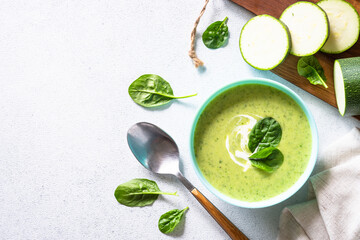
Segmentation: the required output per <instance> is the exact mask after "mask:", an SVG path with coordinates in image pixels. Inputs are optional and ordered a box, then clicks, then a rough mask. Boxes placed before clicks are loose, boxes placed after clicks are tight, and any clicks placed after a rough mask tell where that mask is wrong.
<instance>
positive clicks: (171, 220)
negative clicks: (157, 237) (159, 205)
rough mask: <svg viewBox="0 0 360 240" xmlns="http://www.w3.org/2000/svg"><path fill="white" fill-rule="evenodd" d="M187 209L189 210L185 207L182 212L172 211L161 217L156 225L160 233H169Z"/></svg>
mask: <svg viewBox="0 0 360 240" xmlns="http://www.w3.org/2000/svg"><path fill="white" fill-rule="evenodd" d="M187 209H189V207H186V208H184V209H183V210H179V209H173V210H170V211H168V212H167V213H164V214H163V215H161V217H160V219H159V223H158V226H159V230H160V231H161V232H162V233H171V232H172V231H173V230H174V228H175V227H176V226H177V225H178V224H179V222H180V221H181V219H182V218H183V216H184V214H185V211H186V210H187Z"/></svg>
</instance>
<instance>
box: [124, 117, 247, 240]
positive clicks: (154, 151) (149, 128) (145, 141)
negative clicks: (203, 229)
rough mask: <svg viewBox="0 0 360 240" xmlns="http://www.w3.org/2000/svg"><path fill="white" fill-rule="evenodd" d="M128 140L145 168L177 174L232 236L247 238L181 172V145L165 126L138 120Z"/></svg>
mask: <svg viewBox="0 0 360 240" xmlns="http://www.w3.org/2000/svg"><path fill="white" fill-rule="evenodd" d="M127 140H128V144H129V147H130V149H131V151H132V152H133V154H134V155H135V157H136V158H137V160H138V161H139V162H140V163H141V164H142V165H143V166H144V167H145V168H147V169H148V170H150V171H152V172H154V173H159V174H170V175H174V176H176V177H177V178H178V179H179V180H180V181H181V182H182V184H184V186H185V187H186V188H187V189H188V190H189V191H190V192H191V193H192V195H193V196H194V197H195V198H196V199H197V200H198V201H199V203H200V204H201V205H202V206H203V207H204V208H205V209H206V210H207V211H208V213H210V215H211V216H212V217H213V218H214V219H215V220H216V222H217V223H218V224H219V225H220V226H221V227H222V228H223V229H224V230H225V232H226V233H227V234H228V235H229V236H230V237H231V239H240V240H247V239H248V238H247V237H246V236H245V235H244V234H243V233H242V232H241V231H240V230H239V229H238V228H237V227H236V226H235V225H234V224H233V223H232V222H230V220H229V219H227V218H226V217H225V216H224V215H223V214H222V213H221V212H220V211H219V209H217V208H216V207H215V206H214V205H213V204H212V203H211V202H210V201H209V200H208V199H207V198H206V197H205V196H204V195H202V194H201V193H200V192H199V190H197V189H196V188H195V187H194V186H193V185H192V184H191V183H190V182H189V181H188V180H187V179H186V178H185V177H184V176H183V175H182V174H181V172H180V170H179V159H180V158H179V149H178V147H177V145H176V143H175V142H174V140H173V139H172V138H171V137H170V136H169V135H167V134H166V133H165V132H164V131H163V130H161V129H160V128H159V127H157V126H155V125H153V124H151V123H146V122H140V123H136V124H135V125H133V126H132V127H131V128H130V129H129V131H128V133H127Z"/></svg>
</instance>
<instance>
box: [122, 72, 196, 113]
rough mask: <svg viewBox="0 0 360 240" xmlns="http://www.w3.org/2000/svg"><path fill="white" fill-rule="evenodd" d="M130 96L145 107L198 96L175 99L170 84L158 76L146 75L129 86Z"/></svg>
mask: <svg viewBox="0 0 360 240" xmlns="http://www.w3.org/2000/svg"><path fill="white" fill-rule="evenodd" d="M128 91H129V95H130V97H131V98H132V100H134V102H136V103H137V104H139V105H141V106H143V107H157V106H161V105H164V104H167V103H169V102H170V101H171V100H172V99H176V98H187V97H192V96H196V95H197V94H193V95H189V96H183V97H175V96H174V93H173V90H172V88H171V86H170V84H169V83H168V82H167V81H165V80H164V79H163V78H162V77H160V76H158V75H156V74H145V75H142V76H140V77H139V78H138V79H136V80H135V81H134V82H133V83H131V85H130V86H129V90H128Z"/></svg>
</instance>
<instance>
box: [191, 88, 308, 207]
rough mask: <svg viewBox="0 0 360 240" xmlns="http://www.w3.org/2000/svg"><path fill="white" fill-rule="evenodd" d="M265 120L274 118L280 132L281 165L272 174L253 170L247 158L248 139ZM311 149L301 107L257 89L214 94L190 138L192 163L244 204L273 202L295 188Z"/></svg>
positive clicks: (269, 90)
mask: <svg viewBox="0 0 360 240" xmlns="http://www.w3.org/2000/svg"><path fill="white" fill-rule="evenodd" d="M264 117H273V118H274V119H275V120H276V121H278V122H279V123H280V126H281V128H282V139H281V141H280V144H279V146H278V148H279V149H280V150H281V152H282V153H283V155H284V162H283V164H282V165H281V166H280V168H279V169H277V170H276V171H274V172H273V173H267V172H265V171H263V170H260V169H257V168H254V167H252V166H251V163H250V162H249V160H248V159H247V158H248V156H250V155H251V152H250V151H249V149H248V148H247V144H248V134H249V133H250V131H251V129H252V127H253V126H254V125H255V123H256V121H258V120H259V119H261V118H264ZM311 145H312V143H311V130H310V125H309V123H308V120H307V118H306V116H305V113H304V112H303V110H302V109H301V108H300V106H299V105H298V104H297V103H296V102H295V101H294V100H293V99H292V98H290V97H289V96H288V95H286V94H285V93H283V92H281V91H279V90H277V89H275V88H273V87H270V86H266V85H260V84H246V85H240V86H236V87H233V88H231V89H229V90H227V91H225V92H223V93H221V94H220V95H218V96H217V97H216V98H215V99H213V100H212V101H211V102H210V103H209V104H208V105H207V106H206V108H205V109H204V111H203V112H202V114H201V116H200V118H199V120H198V122H197V125H196V128H195V134H194V151H195V158H196V161H197V164H198V166H199V168H200V171H201V173H202V175H203V176H204V177H205V179H206V180H207V181H208V182H209V183H210V184H211V185H212V186H213V187H214V188H216V189H217V190H218V191H220V192H222V193H223V194H225V195H227V196H229V197H231V198H234V199H238V200H241V201H246V202H256V201H262V200H266V199H269V198H272V197H274V196H276V195H279V194H280V193H282V192H284V191H286V190H287V189H288V188H290V187H291V186H292V185H294V183H295V182H296V181H297V180H298V179H299V177H300V176H301V175H302V174H303V172H304V171H305V169H306V166H307V164H308V161H309V158H310V154H311Z"/></svg>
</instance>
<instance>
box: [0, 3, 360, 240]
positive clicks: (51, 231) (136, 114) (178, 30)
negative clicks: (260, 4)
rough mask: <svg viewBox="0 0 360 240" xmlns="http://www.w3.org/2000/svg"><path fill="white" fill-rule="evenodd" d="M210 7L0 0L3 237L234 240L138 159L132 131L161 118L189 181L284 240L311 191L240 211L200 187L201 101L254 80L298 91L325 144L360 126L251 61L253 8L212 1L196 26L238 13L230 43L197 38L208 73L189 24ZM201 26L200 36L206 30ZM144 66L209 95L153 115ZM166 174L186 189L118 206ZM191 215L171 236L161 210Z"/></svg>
mask: <svg viewBox="0 0 360 240" xmlns="http://www.w3.org/2000/svg"><path fill="white" fill-rule="evenodd" d="M203 2H204V1H193V0H186V1H185V0H182V1H181V0H180V1H174V0H152V1H148V0H142V1H140V0H136V1H135V0H132V1H124V0H120V1H119V0H102V1H100V0H99V1H95V0H78V1H64V0H58V1H35V0H34V1H26V0H23V1H19V0H13V1H5V0H4V1H1V8H0V83H1V87H0V238H1V239H227V235H226V234H225V233H224V232H223V231H222V230H221V229H220V227H219V226H218V225H217V224H216V223H215V221H213V220H212V219H211V217H210V216H209V215H208V214H207V213H206V211H205V210H204V209H203V208H202V207H201V206H200V205H199V204H198V203H197V202H196V200H195V199H194V198H193V197H192V196H191V195H190V194H189V193H188V192H187V190H186V189H185V188H184V187H183V186H182V185H181V184H180V183H179V182H177V181H176V180H175V179H173V178H168V177H159V176H157V175H154V174H151V173H150V172H148V171H147V170H146V169H144V168H143V167H142V166H141V165H139V164H138V162H137V161H136V160H135V158H134V157H133V155H132V153H131V152H130V150H129V148H128V146H127V142H126V132H127V129H128V128H129V127H130V126H131V125H132V124H134V123H136V122H139V121H148V122H152V123H154V124H157V125H159V126H160V127H162V128H163V129H164V130H165V131H167V132H168V133H169V134H170V135H171V136H172V137H173V138H174V139H175V140H176V142H177V143H178V146H179V148H180V151H181V157H182V161H183V165H184V174H185V176H186V177H187V178H188V179H189V180H190V181H191V182H192V183H193V184H194V185H195V186H197V187H198V188H199V189H200V190H201V191H202V192H203V193H204V194H205V195H206V196H207V197H208V198H209V199H210V200H211V201H212V202H213V203H214V204H215V205H216V206H217V207H218V208H219V209H220V210H221V211H223V212H224V214H225V215H226V216H228V217H229V218H230V219H231V220H232V221H233V222H234V223H235V224H236V225H237V226H238V227H239V228H240V229H241V230H243V231H244V232H245V233H246V234H247V235H248V236H249V237H250V238H251V239H274V238H275V237H276V234H277V227H278V220H279V215H280V212H281V210H282V209H283V208H284V206H286V205H289V204H294V203H298V202H301V201H304V200H305V199H306V186H305V187H303V188H302V190H300V191H299V192H298V193H296V194H295V195H294V196H293V197H292V198H290V199H289V200H287V201H285V202H283V203H281V204H278V205H276V206H273V207H269V208H265V209H255V210H253V209H243V208H238V207H235V206H231V205H229V204H227V203H225V202H222V201H221V200H219V199H217V198H216V197H215V196H214V195H212V194H211V193H210V192H209V191H207V189H205V187H204V186H203V185H202V184H201V183H200V181H199V179H198V178H197V176H196V175H195V172H194V170H193V169H192V167H191V164H190V152H189V136H190V128H191V124H192V121H193V118H194V116H195V113H196V111H197V109H198V108H199V107H200V105H201V104H202V103H203V102H204V101H205V99H206V98H207V97H209V95H210V94H212V93H213V92H214V91H216V90H217V89H219V88H220V87H222V86H224V85H226V84H229V83H232V82H235V81H238V80H240V79H244V78H250V77H265V78H270V79H273V80H276V81H278V82H280V83H283V84H285V85H286V86H289V87H290V88H291V89H293V90H294V91H295V92H297V93H298V94H299V95H300V96H301V97H302V98H303V99H304V100H305V102H306V103H307V105H308V106H309V108H310V109H311V112H312V113H313V115H314V117H315V120H316V123H317V126H318V130H319V139H320V151H323V150H324V149H325V148H326V146H327V145H329V143H331V142H332V141H334V140H335V139H337V138H338V137H339V136H342V135H343V134H345V133H346V132H348V131H349V130H350V129H352V128H353V127H354V126H360V124H359V121H357V120H355V119H352V118H342V117H340V116H339V114H338V112H337V110H336V109H335V108H333V107H331V106H329V105H327V104H326V103H324V102H322V101H321V100H319V99H317V98H315V97H313V96H311V95H309V94H308V93H306V92H304V91H302V90H300V89H299V88H297V87H295V86H294V85H292V84H290V83H288V82H286V81H285V80H283V79H281V78H279V77H277V76H275V75H274V74H272V73H271V72H261V71H258V70H254V69H252V68H251V67H250V66H248V65H247V64H246V63H245V62H244V61H243V59H242V58H241V55H240V52H239V48H238V37H239V34H240V31H241V28H242V26H243V25H244V23H245V22H246V21H247V20H248V19H249V18H251V17H252V16H253V15H252V14H251V13H249V12H247V11H246V10H244V9H243V8H241V7H239V6H237V5H235V4H234V3H232V2H230V1H228V0H213V1H210V3H209V5H208V8H207V10H206V12H205V14H204V16H203V18H202V19H201V21H200V25H199V27H198V33H200V34H201V33H202V32H203V31H204V30H205V29H206V27H207V26H208V25H209V24H210V23H212V22H214V21H217V20H222V19H224V18H225V16H228V17H229V21H228V26H229V29H230V39H229V43H228V45H227V46H226V47H225V48H221V49H218V50H209V49H207V48H206V47H205V46H204V45H203V44H202V42H201V39H200V38H199V39H197V53H198V55H199V57H200V58H201V59H202V60H203V61H204V62H205V66H206V70H205V71H199V70H197V69H195V67H194V66H193V64H192V63H191V61H190V59H189V57H188V56H187V51H188V50H189V44H190V32H191V30H192V26H193V23H194V21H195V19H196V18H197V16H198V14H199V12H200V10H201V8H202V6H203ZM200 34H198V35H197V36H198V37H200ZM145 73H155V74H159V75H160V76H162V77H163V78H165V79H166V80H167V81H169V82H170V83H171V85H172V87H173V89H174V92H175V94H177V95H183V94H191V93H194V92H198V96H197V97H194V98H191V99H184V100H182V101H174V102H173V103H172V104H171V105H168V106H166V107H164V108H162V109H160V110H148V109H144V108H142V107H140V106H138V105H136V104H135V103H134V102H132V100H131V99H130V98H129V96H128V93H127V88H128V86H129V84H130V83H131V82H132V81H133V80H135V79H136V78H138V77H139V76H140V75H142V74H145ZM139 177H142V178H149V179H153V180H156V181H157V182H158V184H159V186H160V188H161V189H162V190H165V191H178V193H179V195H180V196H179V197H173V196H165V197H159V200H158V201H156V202H155V203H154V204H153V206H151V207H145V208H128V207H125V206H122V205H120V204H118V203H117V201H116V200H115V198H114V196H113V193H114V190H115V188H116V187H117V185H119V184H120V183H123V182H125V181H128V180H130V179H132V178H139ZM186 206H189V207H190V209H189V211H188V212H187V214H186V218H185V221H184V223H182V224H181V226H180V227H179V228H178V229H177V230H176V231H175V232H174V233H173V234H172V235H169V236H167V235H164V234H162V233H160V232H159V230H158V229H157V221H158V218H159V216H160V215H161V214H162V213H164V212H166V211H168V210H170V209H173V208H184V207H186Z"/></svg>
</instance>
